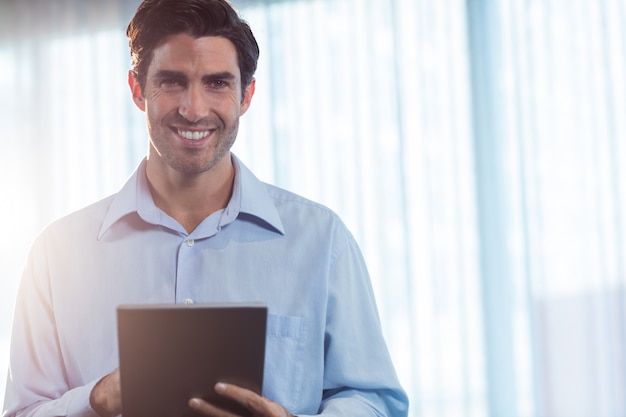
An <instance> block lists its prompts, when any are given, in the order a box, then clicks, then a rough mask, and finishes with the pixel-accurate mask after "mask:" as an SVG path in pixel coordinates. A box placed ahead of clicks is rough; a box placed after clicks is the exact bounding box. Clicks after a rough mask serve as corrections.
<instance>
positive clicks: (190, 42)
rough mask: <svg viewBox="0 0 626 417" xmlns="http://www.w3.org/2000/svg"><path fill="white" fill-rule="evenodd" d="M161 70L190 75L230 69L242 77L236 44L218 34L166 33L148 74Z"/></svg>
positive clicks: (155, 53) (154, 52) (156, 50)
mask: <svg viewBox="0 0 626 417" xmlns="http://www.w3.org/2000/svg"><path fill="white" fill-rule="evenodd" d="M160 70H171V71H179V72H183V73H185V74H187V75H189V76H192V75H194V74H200V75H206V74H210V73H217V72H230V73H232V74H234V75H235V76H236V77H237V78H239V77H240V71H239V64H238V60H237V49H236V48H235V45H233V43H232V42H231V41H229V40H228V39H226V38H222V37H218V36H204V37H200V38H194V37H193V36H189V35H187V34H177V35H172V36H169V37H167V38H166V39H165V40H164V41H163V42H161V43H160V44H159V45H158V46H157V47H156V48H154V50H153V52H152V60H151V62H150V67H149V68H148V76H150V74H151V73H155V72H157V71H160Z"/></svg>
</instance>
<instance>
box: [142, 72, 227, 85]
mask: <svg viewBox="0 0 626 417" xmlns="http://www.w3.org/2000/svg"><path fill="white" fill-rule="evenodd" d="M154 78H155V79H164V78H174V79H179V80H186V79H187V76H186V75H185V74H184V73H183V72H181V71H171V70H159V71H157V73H156V74H154ZM236 78H237V77H236V76H235V74H233V73H232V72H228V71H223V72H216V73H214V74H208V75H205V76H203V77H202V81H203V82H210V81H215V80H226V81H233V80H235V79H236Z"/></svg>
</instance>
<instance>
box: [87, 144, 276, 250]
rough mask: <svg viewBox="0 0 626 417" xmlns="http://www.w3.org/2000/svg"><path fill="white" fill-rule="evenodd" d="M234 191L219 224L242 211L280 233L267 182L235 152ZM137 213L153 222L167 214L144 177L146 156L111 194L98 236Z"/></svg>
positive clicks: (162, 223) (156, 222)
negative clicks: (115, 192)
mask: <svg viewBox="0 0 626 417" xmlns="http://www.w3.org/2000/svg"><path fill="white" fill-rule="evenodd" d="M231 156H232V161H233V165H234V167H235V181H234V185H233V194H232V196H231V198H230V201H229V202H228V205H227V206H226V209H225V210H224V212H223V214H222V218H221V219H220V227H223V226H225V225H227V224H228V223H231V222H233V221H235V220H236V219H237V218H238V217H240V215H241V214H244V215H247V216H249V217H252V218H254V219H257V220H260V221H261V222H260V224H261V225H262V226H263V227H269V228H272V229H274V230H275V231H276V232H278V233H280V234H284V233H285V230H284V227H283V224H282V222H281V220H280V215H279V213H278V210H277V209H276V206H275V204H274V201H273V200H272V198H271V197H270V195H269V194H268V189H267V185H266V184H264V183H262V182H261V181H259V180H258V179H257V178H256V177H255V176H254V174H253V173H252V172H251V171H250V170H249V169H248V168H247V167H246V166H245V165H244V164H243V163H242V162H241V161H240V160H239V159H238V158H237V157H236V156H235V155H232V154H231ZM131 213H137V214H138V215H139V217H141V218H142V219H143V220H144V221H146V222H148V223H152V224H161V225H164V226H168V225H167V224H164V223H166V222H167V219H166V218H167V217H168V216H166V215H165V214H164V213H163V212H162V211H161V210H160V209H159V208H158V207H156V205H155V204H154V200H153V199H152V195H151V194H150V189H149V188H148V181H147V179H146V160H145V159H144V160H143V161H142V162H141V163H140V164H139V166H138V167H137V169H136V170H135V172H134V173H133V175H132V176H131V177H130V178H129V179H128V181H127V182H126V184H125V185H124V186H123V187H122V189H121V190H120V191H119V192H118V193H117V194H116V195H115V196H113V201H112V202H111V205H110V206H109V210H108V211H107V213H106V215H105V216H104V219H103V222H102V226H101V228H100V233H99V234H98V239H101V238H102V236H103V235H104V234H105V233H106V232H107V230H109V228H111V226H113V224H115V223H116V222H117V221H119V220H120V219H121V218H123V217H124V216H126V215H128V214H131Z"/></svg>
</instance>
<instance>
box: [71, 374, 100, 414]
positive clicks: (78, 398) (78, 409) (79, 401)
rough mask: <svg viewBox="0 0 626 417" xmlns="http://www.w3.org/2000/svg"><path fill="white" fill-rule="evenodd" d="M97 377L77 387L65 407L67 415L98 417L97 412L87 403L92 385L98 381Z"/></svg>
mask: <svg viewBox="0 0 626 417" xmlns="http://www.w3.org/2000/svg"><path fill="white" fill-rule="evenodd" d="M98 381H99V379H97V380H95V381H93V382H90V383H89V384H87V385H84V386H82V387H80V388H78V389H77V390H76V392H75V394H74V397H73V398H72V400H71V401H70V403H69V405H68V407H67V416H68V417H99V416H98V413H96V412H95V411H94V409H93V408H91V405H90V404H89V397H90V395H91V391H92V390H93V387H94V386H95V385H96V384H97V383H98Z"/></svg>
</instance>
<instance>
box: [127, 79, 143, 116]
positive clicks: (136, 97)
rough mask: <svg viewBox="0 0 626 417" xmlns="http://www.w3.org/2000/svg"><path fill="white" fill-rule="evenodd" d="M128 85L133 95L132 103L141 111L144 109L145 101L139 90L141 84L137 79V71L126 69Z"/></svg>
mask: <svg viewBox="0 0 626 417" xmlns="http://www.w3.org/2000/svg"><path fill="white" fill-rule="evenodd" d="M128 86H129V87H130V93H131V95H132V97H133V103H135V106H137V107H138V108H139V110H141V111H146V101H145V99H144V97H143V94H142V92H141V86H140V85H139V80H138V79H137V73H135V71H132V70H131V71H128Z"/></svg>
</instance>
